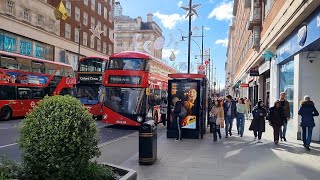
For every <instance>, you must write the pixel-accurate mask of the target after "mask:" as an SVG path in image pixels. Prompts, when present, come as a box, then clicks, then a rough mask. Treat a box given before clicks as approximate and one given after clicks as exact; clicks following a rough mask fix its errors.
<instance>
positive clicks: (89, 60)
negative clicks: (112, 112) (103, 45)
mask: <svg viewBox="0 0 320 180" xmlns="http://www.w3.org/2000/svg"><path fill="white" fill-rule="evenodd" d="M107 65H108V59H106V58H102V57H85V58H82V59H80V62H79V70H78V72H77V98H78V99H79V100H80V102H81V103H82V104H83V105H84V106H85V107H86V108H87V109H88V110H89V112H90V113H91V114H92V115H93V116H95V117H98V116H101V114H102V103H103V101H104V97H105V94H106V93H105V87H104V85H103V84H102V79H103V76H104V72H105V70H106V66H107Z"/></svg>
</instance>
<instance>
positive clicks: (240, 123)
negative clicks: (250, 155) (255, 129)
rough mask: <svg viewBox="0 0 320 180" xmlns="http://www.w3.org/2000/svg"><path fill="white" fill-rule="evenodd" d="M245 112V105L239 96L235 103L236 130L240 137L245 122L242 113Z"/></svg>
mask: <svg viewBox="0 0 320 180" xmlns="http://www.w3.org/2000/svg"><path fill="white" fill-rule="evenodd" d="M245 113H246V105H245V102H244V99H243V98H240V99H239V100H238V104H237V130H238V135H240V136H241V137H242V136H243V133H244V124H245V119H244V114H245Z"/></svg>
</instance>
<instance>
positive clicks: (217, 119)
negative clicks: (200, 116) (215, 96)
mask: <svg viewBox="0 0 320 180" xmlns="http://www.w3.org/2000/svg"><path fill="white" fill-rule="evenodd" d="M220 104H221V102H220V100H216V101H215V104H214V106H213V107H212V109H211V111H210V118H209V122H210V123H212V126H213V141H217V136H218V135H219V138H220V139H221V132H220V124H221V122H222V121H223V119H224V111H223V108H222V107H221V105H220Z"/></svg>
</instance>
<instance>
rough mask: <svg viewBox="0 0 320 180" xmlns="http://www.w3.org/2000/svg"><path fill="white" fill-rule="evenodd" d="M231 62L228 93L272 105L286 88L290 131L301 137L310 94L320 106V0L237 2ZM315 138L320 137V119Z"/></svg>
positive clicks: (227, 81)
mask: <svg viewBox="0 0 320 180" xmlns="http://www.w3.org/2000/svg"><path fill="white" fill-rule="evenodd" d="M233 13H234V20H233V23H232V25H231V27H230V31H229V45H228V51H227V62H226V86H227V88H228V93H229V94H232V95H234V96H238V97H240V96H241V97H249V98H250V99H251V100H252V101H253V102H254V103H256V102H257V101H258V100H259V99H262V100H263V101H265V104H266V105H267V106H268V107H271V106H273V103H274V102H275V101H276V100H277V99H279V94H280V92H286V99H287V100H288V101H289V103H290V107H291V108H290V109H291V118H292V120H291V121H289V125H288V129H289V131H291V132H292V133H294V134H295V133H296V134H295V135H296V136H297V138H298V139H300V137H301V131H300V128H299V118H300V117H299V115H298V109H299V106H300V102H301V100H303V96H304V95H309V96H311V98H312V99H313V100H314V102H315V104H316V107H317V108H318V109H320V94H319V93H318V91H317V90H318V89H319V88H320V78H319V77H320V71H319V69H320V1H318V0H309V1H304V0H235V1H234V11H233ZM316 122H317V124H316V128H315V130H314V135H313V140H316V141H320V129H319V126H320V119H319V118H316Z"/></svg>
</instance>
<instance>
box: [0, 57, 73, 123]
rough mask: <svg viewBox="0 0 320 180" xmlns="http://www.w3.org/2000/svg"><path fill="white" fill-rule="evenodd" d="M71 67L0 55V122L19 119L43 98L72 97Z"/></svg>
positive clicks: (35, 59) (29, 58) (31, 58)
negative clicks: (49, 96) (46, 96)
mask: <svg viewBox="0 0 320 180" xmlns="http://www.w3.org/2000/svg"><path fill="white" fill-rule="evenodd" d="M75 84H76V79H75V74H74V72H73V70H72V67H71V66H70V65H67V64H63V63H58V62H52V61H46V60H42V59H37V58H33V57H28V56H22V55H17V54H13V53H8V52H3V51H0V120H9V119H11V118H13V117H23V116H25V115H26V113H27V112H28V111H29V110H32V109H33V107H34V106H35V105H36V104H37V102H38V101H39V100H41V99H42V98H43V97H44V96H45V95H59V94H60V95H66V94H69V95H74V94H75V93H74V91H73V89H74V86H75Z"/></svg>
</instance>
